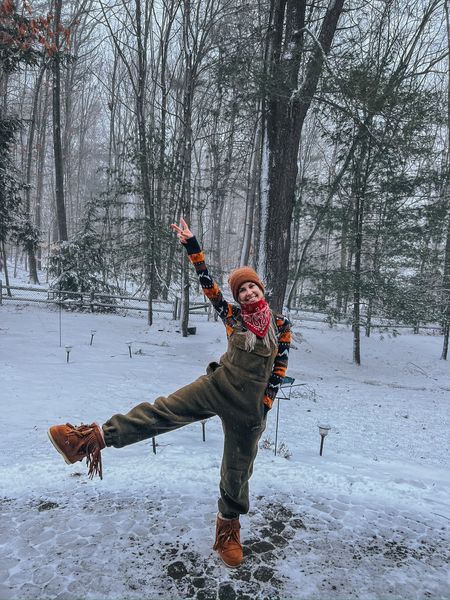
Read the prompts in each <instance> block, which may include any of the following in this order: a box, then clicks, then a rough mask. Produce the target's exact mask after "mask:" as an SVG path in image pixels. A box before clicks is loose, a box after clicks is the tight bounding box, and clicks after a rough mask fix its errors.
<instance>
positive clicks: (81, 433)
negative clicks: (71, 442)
mask: <svg viewBox="0 0 450 600" xmlns="http://www.w3.org/2000/svg"><path fill="white" fill-rule="evenodd" d="M67 426H68V427H70V428H71V429H70V432H69V436H70V435H72V436H76V437H77V438H79V439H82V440H83V450H84V452H85V455H86V465H87V467H88V477H89V479H93V478H94V476H95V475H98V476H99V477H100V479H103V469H102V454H101V448H100V445H99V442H98V437H97V433H96V430H95V429H96V428H95V426H92V425H79V426H78V427H74V426H73V425H71V424H70V423H67Z"/></svg>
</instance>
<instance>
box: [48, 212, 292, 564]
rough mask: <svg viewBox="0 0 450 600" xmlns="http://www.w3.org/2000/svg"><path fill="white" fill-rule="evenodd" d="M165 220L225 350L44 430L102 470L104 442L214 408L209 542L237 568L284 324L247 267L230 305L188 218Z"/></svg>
mask: <svg viewBox="0 0 450 600" xmlns="http://www.w3.org/2000/svg"><path fill="white" fill-rule="evenodd" d="M171 227H172V229H173V230H174V231H175V232H176V234H177V236H178V238H179V240H180V242H181V243H182V244H183V245H184V247H185V248H186V251H187V253H188V256H189V259H190V261H191V262H192V264H193V265H194V267H195V270H196V273H197V275H198V278H199V282H200V284H201V286H202V289H203V292H204V294H205V295H206V296H207V298H208V299H209V300H210V301H211V303H212V305H213V307H214V308H215V310H216V311H217V313H218V314H219V316H220V318H221V319H222V321H223V323H224V325H225V328H226V332H227V337H228V348H227V351H226V352H225V354H224V355H223V356H222V357H221V358H220V360H219V362H211V363H210V364H209V365H208V368H207V369H206V375H203V376H201V377H199V378H198V379H197V380H196V381H194V382H193V383H190V384H188V385H186V386H185V387H183V388H181V389H179V390H177V391H176V392H174V393H173V394H170V395H169V396H167V397H164V396H160V397H159V398H157V399H156V400H155V402H154V403H153V404H150V403H148V402H143V403H141V404H139V405H137V406H135V407H134V408H133V409H132V410H131V411H130V412H128V413H127V414H116V415H113V416H112V417H111V418H110V419H109V420H108V421H106V423H104V424H103V425H102V427H100V426H99V425H97V424H96V423H93V424H91V425H81V426H79V427H73V426H72V425H69V424H66V425H55V426H53V427H50V429H49V437H50V440H51V442H52V443H53V445H54V446H55V448H56V449H57V450H58V452H60V454H61V455H62V456H63V458H64V459H65V461H66V462H67V463H74V462H77V461H80V460H83V458H86V459H87V462H88V465H89V472H90V475H91V476H93V475H94V474H95V473H98V474H99V475H100V477H101V476H102V471H101V450H103V448H105V447H106V446H114V447H115V448H122V447H123V446H127V445H129V444H133V443H135V442H139V441H142V440H145V439H148V438H151V437H155V436H156V435H159V434H161V433H165V432H168V431H173V430H174V429H178V428H179V427H182V426H183V425H187V424H188V423H193V422H195V421H201V420H203V419H207V418H209V417H212V416H215V415H218V416H219V417H220V419H221V420H222V426H223V431H224V438H225V439H224V451H223V458H222V467H221V478H220V497H219V502H218V505H219V514H218V515H217V523H216V540H215V544H214V549H215V550H217V552H218V554H219V556H220V558H221V559H222V561H223V562H224V563H225V565H227V566H228V567H237V566H238V565H239V564H240V563H241V562H242V560H243V551H242V545H241V542H240V523H239V516H240V515H241V514H246V513H247V512H248V510H249V491H248V482H249V479H250V477H251V475H252V471H253V463H254V460H255V457H256V454H257V451H258V442H259V439H260V437H261V434H262V433H263V431H264V429H265V426H266V417H267V412H268V411H269V410H270V408H271V407H272V403H273V400H274V399H275V397H276V395H277V392H278V389H279V387H280V385H281V382H282V380H283V378H284V376H285V373H286V367H287V362H288V352H289V345H290V341H291V333H290V323H289V321H288V320H287V319H286V318H285V317H284V316H283V315H280V314H276V313H274V312H273V311H272V310H271V309H270V307H269V305H268V303H267V302H266V299H265V297H264V285H263V283H262V282H261V280H260V278H259V276H258V274H257V273H256V271H254V270H253V269H251V268H250V267H240V268H238V269H235V270H234V271H232V273H230V276H229V284H230V288H231V292H232V294H233V298H234V300H235V301H236V302H237V304H232V303H230V302H228V301H227V300H225V299H224V297H223V295H222V292H221V290H220V288H219V286H218V285H217V283H216V282H215V281H214V280H213V278H212V277H211V275H210V273H209V271H208V269H207V267H206V263H205V256H204V253H203V252H202V249H201V248H200V245H199V243H198V242H197V240H196V238H195V237H194V234H193V233H192V232H191V231H190V229H189V227H188V225H187V223H186V222H185V221H184V220H183V219H181V221H180V225H179V226H178V225H175V224H172V225H171Z"/></svg>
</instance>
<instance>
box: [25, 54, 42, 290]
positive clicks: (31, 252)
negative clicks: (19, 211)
mask: <svg viewBox="0 0 450 600" xmlns="http://www.w3.org/2000/svg"><path fill="white" fill-rule="evenodd" d="M44 73H45V67H44V65H43V64H42V65H41V68H40V70H39V74H38V77H37V79H36V85H35V89H34V98H33V108H32V112H31V120H30V131H29V134H28V144H27V146H28V147H27V168H26V182H27V185H26V189H25V214H26V216H27V219H28V220H29V221H30V222H31V163H32V159H33V150H34V135H35V131H36V120H37V113H38V105H39V97H40V91H41V84H42V79H43V77H44ZM26 251H27V253H28V266H29V279H30V282H31V283H34V284H37V283H39V278H38V274H37V264H36V256H35V249H34V248H33V247H31V245H30V244H28V245H27V247H26Z"/></svg>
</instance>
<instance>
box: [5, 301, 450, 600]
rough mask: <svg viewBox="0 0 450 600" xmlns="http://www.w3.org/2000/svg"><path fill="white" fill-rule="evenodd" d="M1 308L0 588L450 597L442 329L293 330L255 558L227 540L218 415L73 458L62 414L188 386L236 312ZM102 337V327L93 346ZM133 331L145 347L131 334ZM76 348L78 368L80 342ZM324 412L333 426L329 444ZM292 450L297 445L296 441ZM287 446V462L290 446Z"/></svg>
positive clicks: (255, 525)
mask: <svg viewBox="0 0 450 600" xmlns="http://www.w3.org/2000/svg"><path fill="white" fill-rule="evenodd" d="M193 321H195V325H196V326H197V334H196V335H195V336H190V337H188V338H182V336H181V334H180V333H179V332H178V329H179V328H178V323H176V322H174V321H171V320H169V319H168V318H163V317H162V316H161V317H160V318H158V319H157V320H156V324H155V325H153V326H152V327H151V328H149V327H148V326H147V325H146V323H145V320H144V319H143V318H139V317H137V316H135V315H133V316H128V317H122V316H114V315H97V314H80V313H75V312H63V313H62V315H61V338H62V343H61V346H60V345H59V313H58V310H57V309H56V308H47V307H44V306H39V305H33V306H30V305H26V304H24V303H22V304H14V303H12V302H11V301H7V300H5V301H4V304H3V305H2V306H0V373H1V377H0V381H1V388H0V396H1V406H2V418H1V422H2V425H3V426H2V435H1V437H0V510H1V519H0V598H1V600H6V599H9V598H15V599H20V600H25V599H28V598H30V599H36V598H39V599H41V598H52V599H56V598H57V599H67V600H68V599H73V600H75V599H80V598H86V599H98V598H105V599H106V598H107V599H119V598H120V599H141V598H144V597H145V598H149V599H153V598H161V599H167V598H196V599H197V600H205V599H209V598H219V599H220V600H226V599H249V598H270V599H271V600H273V599H276V598H279V599H283V600H285V599H290V598H292V599H299V598H308V599H310V598H311V599H323V600H325V599H328V598H331V597H333V598H339V599H348V598H353V599H357V598H361V599H362V598H364V599H365V600H366V599H380V598H383V599H384V598H408V599H409V598H410V599H417V600H419V599H423V598H436V599H438V598H440V599H444V598H445V599H448V598H450V568H449V564H450V529H449V525H450V472H449V462H450V461H449V458H450V441H449V431H450V416H449V415H450V411H449V404H450V394H449V391H450V375H449V364H448V363H447V362H445V361H441V360H440V359H439V356H440V352H441V344H442V338H441V337H439V336H435V335H413V334H412V333H404V334H402V335H400V336H397V337H389V336H387V335H386V334H384V335H383V336H381V335H380V334H377V333H374V334H373V335H372V337H371V338H369V339H366V338H363V339H362V343H363V347H362V358H363V364H362V366H361V367H357V366H355V365H354V364H353V363H352V362H351V344H352V335H351V332H350V331H349V330H347V329H346V328H344V327H342V328H338V329H329V328H328V327H327V326H326V325H321V324H313V323H302V322H296V325H295V327H294V331H295V336H294V337H295V339H294V344H293V346H294V347H293V348H292V350H291V354H290V362H289V371H288V374H289V375H290V376H291V377H295V380H296V382H295V383H302V384H303V385H302V386H300V387H297V388H293V390H292V394H291V399H290V400H281V404H280V414H279V432H278V442H279V444H284V448H285V452H281V454H280V453H279V454H278V455H277V456H275V455H274V452H273V443H274V439H275V424H276V407H275V408H274V410H273V411H272V413H270V414H269V421H268V426H267V429H266V432H265V433H264V435H263V439H262V445H264V446H266V448H265V449H264V448H262V449H261V450H260V452H259V454H258V457H257V460H256V463H255V472H254V475H253V477H252V479H251V482H250V489H251V505H252V506H251V511H250V514H249V515H248V516H246V517H243V518H242V520H241V521H242V537H243V540H244V546H245V554H246V560H245V561H244V564H243V566H241V567H240V568H239V569H236V570H227V569H226V568H225V567H224V566H223V565H222V564H221V563H220V561H219V560H218V558H217V557H216V555H215V553H214V552H213V550H212V543H213V535H214V521H215V513H216V501H217V491H218V490H217V488H218V481H219V468H220V460H221V451H222V442H223V440H222V430H221V425H220V421H219V420H218V419H217V418H214V419H211V420H210V421H208V422H207V424H206V442H203V441H202V431H201V425H200V424H195V425H191V426H188V427H185V428H183V429H180V430H178V431H175V432H172V433H169V434H165V435H163V436H161V437H159V438H157V444H158V445H157V451H156V454H153V452H152V444H151V441H150V440H148V441H145V442H142V443H139V444H135V445H133V446H129V447H127V448H123V449H120V450H117V449H106V450H105V451H104V452H103V470H104V479H103V481H100V480H99V479H95V480H93V481H90V480H89V479H88V478H87V475H86V467H85V464H84V463H83V464H81V463H77V464H75V465H72V466H67V465H66V464H65V463H64V461H63V460H62V459H61V457H60V456H59V455H58V454H57V453H56V452H55V450H54V449H53V447H52V446H51V444H50V442H49V441H48V439H47V434H46V431H47V428H48V427H49V426H50V425H51V424H54V423H58V422H66V421H69V422H71V423H75V424H76V423H80V422H85V423H89V422H91V421H94V420H95V421H98V422H104V421H105V420H106V419H107V418H109V417H110V416H111V415H112V414H114V413H115V412H125V411H127V410H129V409H130V408H131V407H132V406H134V405H135V404H137V403H138V402H141V401H143V400H149V401H152V399H154V398H155V397H157V396H158V395H161V394H167V393H170V392H171V391H173V390H175V389H177V388H178V387H181V386H182V385H185V384H186V383H188V382H190V381H191V380H193V379H194V378H196V377H197V376H199V375H201V374H203V373H204V369H205V367H206V365H207V363H208V362H210V361H211V360H216V359H217V358H218V357H219V356H220V355H221V353H222V352H223V351H224V350H225V346H226V340H225V331H224V328H223V326H222V325H221V324H220V323H214V322H206V319H205V317H204V316H195V317H193ZM91 330H96V333H95V337H94V340H93V344H92V346H91V345H90V339H91ZM130 340H132V341H133V344H132V351H133V354H132V358H130V356H129V352H128V346H127V342H128V341H130ZM65 345H69V346H71V347H72V350H71V353H70V361H69V363H67V362H66V351H65V348H64V346H65ZM318 423H329V424H330V425H331V427H332V429H331V431H330V433H329V435H328V436H327V437H326V438H325V443H324V452H323V456H319V445H320V437H319V432H318V427H317V425H318ZM286 449H287V450H286ZM289 453H291V456H290V457H289V458H288V459H286V458H284V457H283V454H289Z"/></svg>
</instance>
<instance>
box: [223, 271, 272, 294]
mask: <svg viewBox="0 0 450 600" xmlns="http://www.w3.org/2000/svg"><path fill="white" fill-rule="evenodd" d="M246 281H251V282H252V283H255V284H256V285H257V286H258V287H259V288H260V289H261V291H262V292H263V293H264V285H263V283H262V281H261V279H260V278H259V277H258V273H257V272H256V271H255V270H254V269H252V268H251V267H239V268H238V269H234V271H231V273H230V275H229V276H228V283H229V284H230V288H231V293H232V294H233V298H234V299H235V300H236V302H239V300H238V296H239V288H240V287H241V285H242V284H243V283H245V282H246Z"/></svg>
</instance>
